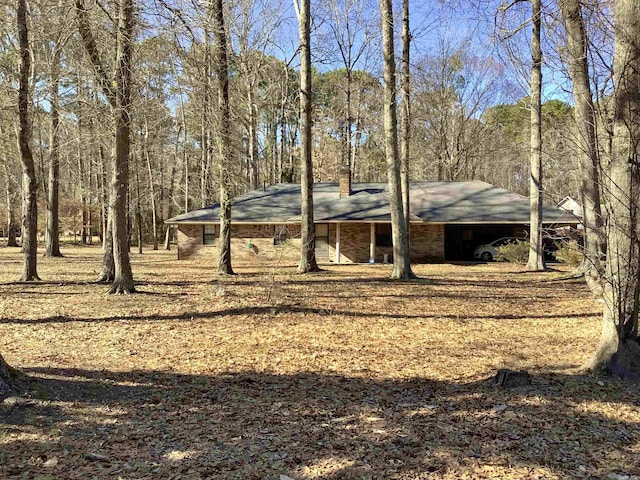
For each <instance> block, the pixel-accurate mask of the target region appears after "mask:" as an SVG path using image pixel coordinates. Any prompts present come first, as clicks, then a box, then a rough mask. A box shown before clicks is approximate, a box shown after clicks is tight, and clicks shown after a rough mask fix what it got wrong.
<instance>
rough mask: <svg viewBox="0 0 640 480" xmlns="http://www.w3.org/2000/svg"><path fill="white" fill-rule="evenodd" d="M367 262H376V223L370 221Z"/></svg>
mask: <svg viewBox="0 0 640 480" xmlns="http://www.w3.org/2000/svg"><path fill="white" fill-rule="evenodd" d="M369 263H376V224H375V223H371V230H370V234H369Z"/></svg>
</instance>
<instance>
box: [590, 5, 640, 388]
mask: <svg viewBox="0 0 640 480" xmlns="http://www.w3.org/2000/svg"><path fill="white" fill-rule="evenodd" d="M613 68H614V95H613V100H614V104H615V106H614V108H615V111H614V117H613V140H612V145H611V146H612V150H611V161H610V164H609V172H608V173H609V177H608V179H607V181H606V182H604V191H605V195H604V199H605V206H606V210H607V212H608V221H607V226H606V237H607V262H606V278H605V281H606V285H605V291H604V303H605V306H604V314H603V319H602V335H601V339H600V345H599V346H598V349H597V350H596V352H595V354H594V355H593V357H592V358H591V359H590V360H589V362H587V364H586V365H585V366H586V367H587V368H588V369H595V368H596V367H598V366H599V365H600V364H604V365H606V367H607V368H608V369H609V370H610V371H611V372H613V373H614V374H616V375H618V376H620V377H623V378H629V379H632V380H635V381H637V380H638V379H640V345H639V344H638V312H639V311H640V235H639V233H640V222H639V218H640V208H639V207H640V206H639V204H638V202H639V198H640V166H639V164H638V154H639V153H640V146H639V142H640V103H639V102H638V92H639V91H640V4H638V2H625V1H618V2H616V3H615V53H614V61H613Z"/></svg>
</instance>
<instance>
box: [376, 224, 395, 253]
mask: <svg viewBox="0 0 640 480" xmlns="http://www.w3.org/2000/svg"><path fill="white" fill-rule="evenodd" d="M392 245H393V241H392V240H391V224H390V223H376V246H377V247H391V246H392Z"/></svg>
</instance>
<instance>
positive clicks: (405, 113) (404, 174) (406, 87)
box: [400, 0, 411, 235]
mask: <svg viewBox="0 0 640 480" xmlns="http://www.w3.org/2000/svg"><path fill="white" fill-rule="evenodd" d="M410 46H411V33H410V30H409V0H402V79H401V89H402V129H401V130H402V167H401V168H400V182H401V184H402V208H403V210H404V222H405V228H406V229H407V235H409V233H410V231H411V224H410V223H409V218H410V215H411V212H410V210H411V209H410V203H409V199H410V198H409V188H410V183H409V180H410V178H409V141H410V139H411V103H410V102H411V91H410V89H411V73H410V71H409V68H410V66H409V59H410V58H409V47H410Z"/></svg>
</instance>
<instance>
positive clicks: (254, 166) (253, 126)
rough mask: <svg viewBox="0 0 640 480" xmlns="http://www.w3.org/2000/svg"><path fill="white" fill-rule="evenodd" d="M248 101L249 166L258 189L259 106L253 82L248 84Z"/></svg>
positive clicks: (253, 185)
mask: <svg viewBox="0 0 640 480" xmlns="http://www.w3.org/2000/svg"><path fill="white" fill-rule="evenodd" d="M247 88H248V94H247V103H248V105H247V106H248V107H249V158H250V161H249V167H250V169H251V170H250V171H251V175H250V177H251V189H252V190H256V189H258V188H259V186H260V185H259V183H258V182H259V176H258V171H259V169H258V161H259V151H258V107H257V105H255V100H254V93H253V88H254V87H253V84H251V83H249V85H247Z"/></svg>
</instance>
